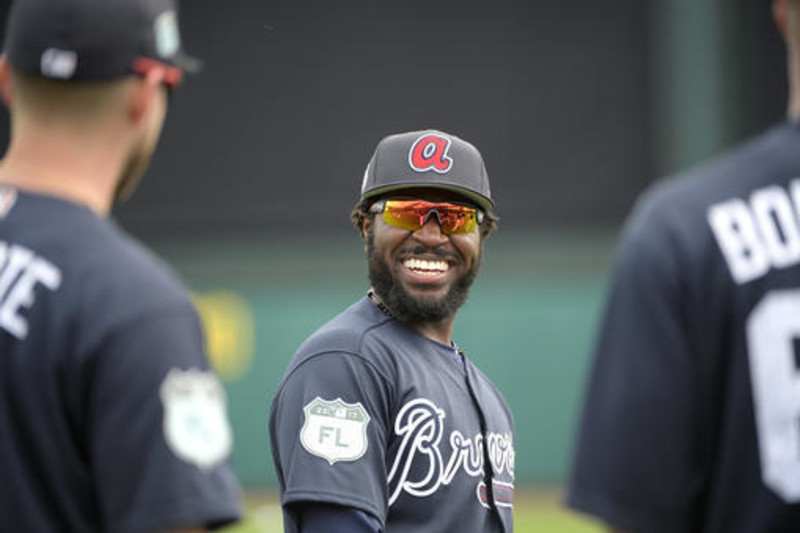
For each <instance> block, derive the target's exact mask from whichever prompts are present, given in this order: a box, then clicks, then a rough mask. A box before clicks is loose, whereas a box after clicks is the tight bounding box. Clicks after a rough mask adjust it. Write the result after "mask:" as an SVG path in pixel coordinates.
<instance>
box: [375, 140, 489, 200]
mask: <svg viewBox="0 0 800 533" xmlns="http://www.w3.org/2000/svg"><path fill="white" fill-rule="evenodd" d="M411 187H431V188H437V189H446V190H450V191H454V192H457V193H459V194H462V195H464V196H465V197H467V198H469V199H470V200H471V201H473V202H475V203H476V204H477V205H478V206H479V207H480V208H481V209H483V210H485V211H492V210H493V209H494V201H493V200H492V194H491V190H490V188H489V176H488V175H487V173H486V166H485V165H484V163H483V157H481V154H480V152H479V151H478V149H477V148H475V147H474V146H473V145H471V144H470V143H468V142H467V141H465V140H463V139H460V138H458V137H456V136H455V135H451V134H449V133H445V132H442V131H438V130H423V131H411V132H407V133H400V134H397V135H390V136H388V137H384V138H383V139H381V141H380V142H379V143H378V146H377V148H375V153H374V154H373V155H372V159H371V160H370V162H369V165H367V170H366V172H365V173H364V181H363V183H362V184H361V200H367V199H370V198H376V197H378V196H383V195H385V194H386V193H391V192H393V191H398V190H401V189H408V188H411Z"/></svg>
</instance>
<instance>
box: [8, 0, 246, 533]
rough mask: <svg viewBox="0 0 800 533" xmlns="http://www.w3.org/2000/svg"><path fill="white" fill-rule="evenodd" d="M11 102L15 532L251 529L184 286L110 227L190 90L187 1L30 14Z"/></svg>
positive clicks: (22, 13) (13, 62) (18, 40)
mask: <svg viewBox="0 0 800 533" xmlns="http://www.w3.org/2000/svg"><path fill="white" fill-rule="evenodd" d="M4 51H5V55H4V56H3V58H2V59H1V60H0V92H1V93H2V97H3V100H4V101H5V103H6V105H7V106H8V107H9V109H10V113H11V142H10V146H9V149H8V152H7V153H6V155H5V158H4V159H3V160H2V163H1V164H0V472H2V482H1V483H0V487H2V488H0V531H26V532H27V531H37V532H48V531H53V532H56V531H57V532H65V531H114V532H128V531H130V532H133V531H135V532H146V531H166V530H181V531H190V530H191V531H200V530H203V529H205V527H209V526H216V525H221V524H224V523H230V522H232V521H234V520H236V519H237V518H238V516H239V508H238V497H239V493H238V487H237V484H236V481H235V479H234V477H233V475H232V472H231V470H230V469H229V467H228V465H227V457H228V454H229V450H230V447H231V433H230V428H229V425H228V421H227V415H226V412H225V409H226V408H225V399H224V393H223V390H222V388H221V385H220V383H219V382H218V380H217V379H216V377H215V376H214V374H213V373H212V372H211V371H210V370H209V367H208V363H207V359H206V357H205V354H204V351H203V340H202V335H201V330H200V325H199V322H198V317H197V315H196V313H195V311H194V309H193V306H192V304H191V303H190V301H189V299H188V298H187V295H186V292H185V290H184V289H183V287H182V285H181V284H180V283H179V281H178V280H177V279H176V278H175V277H174V276H173V274H172V273H171V272H170V271H168V270H167V269H166V268H165V266H163V265H162V264H161V263H160V262H158V261H157V260H156V259H155V258H153V257H152V256H151V255H150V254H149V253H148V252H146V251H145V250H144V249H143V248H142V247H141V246H140V245H139V244H138V243H136V242H135V241H134V240H133V239H131V237H129V236H128V235H126V234H125V233H124V232H123V231H122V230H120V229H119V228H118V227H117V226H116V225H115V224H114V222H113V221H112V220H110V218H109V211H110V209H111V206H112V202H113V199H114V198H116V197H120V196H123V195H126V194H127V193H129V192H130V191H131V190H132V189H133V187H134V186H135V185H136V183H137V181H138V180H139V177H140V175H141V174H142V172H143V171H144V169H145V167H146V166H147V164H148V162H149V160H150V156H151V154H152V152H153V150H154V148H155V146H156V144H157V140H158V137H159V134H160V132H161V127H162V124H163V121H164V117H165V113H166V110H167V100H168V92H169V91H171V90H173V88H174V87H175V85H176V84H177V83H178V82H179V81H180V78H181V74H182V71H181V69H180V65H182V64H184V61H185V60H186V59H188V58H186V57H185V56H183V55H182V53H181V49H180V38H179V33H178V26H177V18H176V11H175V6H174V4H173V2H172V0H69V1H59V2H55V1H53V0H18V1H17V2H15V3H14V5H13V6H12V9H11V12H10V15H9V20H8V22H7V33H6V41H5V50H4Z"/></svg>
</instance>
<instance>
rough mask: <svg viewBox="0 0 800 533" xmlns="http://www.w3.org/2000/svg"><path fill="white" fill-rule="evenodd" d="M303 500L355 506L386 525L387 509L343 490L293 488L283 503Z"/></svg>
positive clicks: (289, 503) (285, 496)
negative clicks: (328, 490)
mask: <svg viewBox="0 0 800 533" xmlns="http://www.w3.org/2000/svg"><path fill="white" fill-rule="evenodd" d="M301 502H304V503H309V502H321V503H332V504H334V505H342V506H344V507H354V508H356V509H361V510H362V511H364V512H367V513H369V514H371V515H373V516H374V517H375V518H377V519H378V520H380V523H381V526H382V527H385V526H386V510H385V509H378V508H377V507H376V506H375V503H374V502H372V501H369V500H366V499H364V498H361V497H359V496H354V495H350V494H342V493H341V492H325V491H320V490H318V489H313V490H291V491H289V492H287V493H286V494H284V495H283V498H282V501H281V505H283V506H284V507H286V506H287V505H291V504H293V503H301Z"/></svg>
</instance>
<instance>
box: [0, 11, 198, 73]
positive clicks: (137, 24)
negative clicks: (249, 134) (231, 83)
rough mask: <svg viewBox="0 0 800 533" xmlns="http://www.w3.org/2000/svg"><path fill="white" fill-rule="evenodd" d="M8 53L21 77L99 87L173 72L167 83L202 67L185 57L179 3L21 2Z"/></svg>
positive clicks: (10, 25)
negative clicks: (159, 67)
mask: <svg viewBox="0 0 800 533" xmlns="http://www.w3.org/2000/svg"><path fill="white" fill-rule="evenodd" d="M4 53H5V54H6V56H7V58H8V62H9V63H10V64H11V66H12V67H14V68H15V69H16V70H19V71H20V72H23V73H26V74H31V75H35V76H41V77H44V78H51V79H57V80H82V81H100V80H112V79H115V78H121V77H123V76H127V75H130V74H134V73H140V74H141V73H144V72H146V71H147V69H148V67H149V66H151V65H152V64H153V62H158V63H161V64H164V65H166V66H167V67H170V69H169V71H168V77H170V78H176V79H171V80H170V79H168V80H167V83H170V82H173V83H172V84H177V82H179V81H180V77H181V75H182V73H183V72H184V71H186V72H196V71H197V70H199V68H200V61H199V60H197V59H195V58H193V57H191V56H189V55H187V54H185V53H184V51H183V48H182V46H181V38H180V31H179V29H178V7H177V4H176V0H16V1H15V2H14V3H13V5H12V6H11V10H10V12H9V15H8V20H7V22H6V39H5V43H4Z"/></svg>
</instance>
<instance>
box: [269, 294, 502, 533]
mask: <svg viewBox="0 0 800 533" xmlns="http://www.w3.org/2000/svg"><path fill="white" fill-rule="evenodd" d="M269 428H270V438H271V443H272V455H273V459H274V462H275V466H276V470H277V473H278V481H279V485H280V492H281V501H282V504H283V506H284V527H285V528H286V531H290V532H294V531H298V516H297V513H296V507H295V508H293V507H292V506H293V504H299V503H302V502H324V503H327V504H335V505H341V506H345V507H351V508H355V509H360V510H362V511H364V512H366V513H369V514H370V515H372V516H374V517H376V518H377V519H378V520H379V521H380V522H381V524H382V525H383V526H384V527H385V528H386V529H387V530H389V531H394V532H415V533H421V532H426V531H430V532H441V531H459V532H471V531H474V532H478V531H480V532H486V531H507V532H510V531H512V527H513V526H512V506H513V495H514V459H515V457H514V425H513V420H512V416H511V412H510V410H509V408H508V406H507V404H506V402H505V401H504V400H503V398H502V396H501V394H500V393H499V392H498V390H497V389H496V388H495V387H494V385H492V383H491V382H490V381H489V380H488V379H487V378H486V376H484V375H483V374H482V373H481V372H480V371H479V370H478V369H477V368H476V367H475V366H474V365H473V364H472V362H471V361H470V360H469V359H467V358H466V357H463V358H462V357H461V356H460V355H459V354H456V353H455V351H454V348H453V347H451V346H446V345H443V344H440V343H437V342H434V341H432V340H430V339H428V338H426V337H424V336H421V335H419V334H417V333H415V332H414V331H412V330H411V329H409V328H407V327H406V326H404V325H402V324H400V323H399V322H397V321H396V320H394V319H393V318H390V317H388V316H386V315H385V314H384V313H383V312H382V311H381V310H380V309H378V307H377V306H376V305H375V304H373V303H372V302H371V301H370V300H369V299H367V298H364V299H362V300H361V301H359V302H357V303H355V304H354V305H353V306H351V307H350V308H349V309H347V310H346V311H345V312H343V313H342V314H341V315H339V316H338V317H336V318H335V319H333V320H332V321H331V322H329V323H328V324H326V325H325V326H323V327H322V328H321V329H320V330H318V331H317V332H316V333H315V334H314V335H312V336H311V337H310V338H309V339H308V340H306V342H305V343H303V345H302V346H301V347H300V348H299V349H298V351H297V353H296V354H295V356H294V358H293V359H292V361H291V363H290V365H289V367H288V369H287V371H286V374H285V376H284V379H283V381H282V382H281V384H280V386H279V389H278V392H277V393H276V396H275V399H274V401H273V403H272V410H271V414H270V426H269ZM489 476H491V477H489ZM489 479H491V481H488V480H489ZM487 481H488V482H489V483H491V488H490V489H489V490H487ZM489 494H493V498H491V499H490V497H489Z"/></svg>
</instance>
